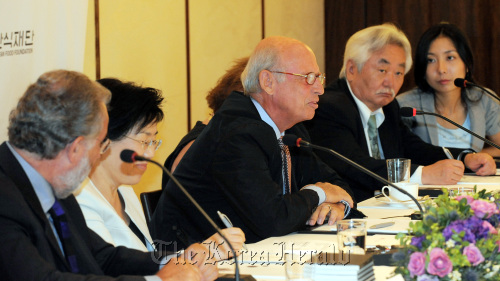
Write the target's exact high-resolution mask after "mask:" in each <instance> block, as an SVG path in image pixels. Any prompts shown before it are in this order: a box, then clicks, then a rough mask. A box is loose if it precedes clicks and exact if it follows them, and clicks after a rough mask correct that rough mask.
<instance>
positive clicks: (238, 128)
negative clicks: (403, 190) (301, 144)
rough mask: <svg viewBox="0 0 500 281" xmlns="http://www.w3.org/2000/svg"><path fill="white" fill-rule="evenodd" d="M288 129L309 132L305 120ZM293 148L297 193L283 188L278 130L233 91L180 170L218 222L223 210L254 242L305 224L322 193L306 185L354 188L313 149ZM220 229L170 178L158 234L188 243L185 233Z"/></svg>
mask: <svg viewBox="0 0 500 281" xmlns="http://www.w3.org/2000/svg"><path fill="white" fill-rule="evenodd" d="M287 133H293V134H296V135H297V136H302V137H305V138H306V139H308V135H307V131H306V130H305V128H304V127H303V126H302V125H296V126H294V127H292V128H291V129H290V130H288V131H287ZM290 153H291V156H292V169H293V171H292V193H291V194H287V195H283V179H282V165H281V164H282V163H281V152H280V147H279V145H278V141H277V138H276V133H275V132H274V130H273V129H272V128H271V126H269V125H268V124H267V123H265V122H264V121H262V119H261V118H260V115H259V113H258V111H257V109H256V108H255V106H254V104H253V103H252V101H251V99H250V98H249V97H247V96H244V95H243V94H242V93H239V92H233V93H231V95H230V96H229V97H228V98H227V99H226V100H225V102H224V104H223V105H222V107H221V108H220V109H219V110H218V111H217V113H216V114H215V116H214V117H213V118H212V120H211V121H210V123H209V124H208V126H207V127H206V128H205V129H204V130H203V132H202V133H201V134H200V136H199V137H198V138H197V139H196V141H195V142H194V143H193V146H191V148H190V149H189V150H188V152H187V153H186V155H185V156H184V158H183V159H182V161H181V162H180V164H179V166H177V169H176V170H175V172H174V175H175V176H176V177H177V179H178V180H179V181H180V182H181V183H182V184H183V185H184V187H185V188H186V189H187V190H188V191H189V192H190V193H191V195H192V196H193V197H194V198H195V199H196V200H197V201H198V203H199V204H200V205H201V206H202V207H203V208H204V209H205V211H206V212H207V213H208V215H209V216H210V217H211V218H212V219H213V220H214V221H216V222H217V223H218V224H219V227H221V228H225V226H223V224H222V223H221V221H220V219H219V218H218V216H217V210H219V211H221V212H222V213H224V214H226V215H227V216H228V217H229V218H230V220H231V221H232V222H233V224H234V226H236V227H240V228H241V229H242V230H243V232H244V233H245V235H246V239H247V241H248V242H250V243H252V242H256V241H259V240H261V239H264V238H267V237H270V236H279V235H285V234H288V233H290V232H293V231H296V230H298V229H300V228H302V227H305V223H306V221H307V220H308V219H309V217H310V216H311V214H312V212H313V210H314V209H315V208H316V207H317V205H318V200H319V198H318V195H317V193H316V192H315V191H312V190H301V191H299V189H300V188H302V187H303V186H305V185H307V184H314V183H316V182H330V183H332V184H335V185H339V186H340V187H342V188H344V189H345V190H347V191H348V192H350V189H349V187H348V186H347V185H346V183H345V182H344V181H343V180H342V179H340V177H339V176H338V175H337V174H336V173H335V172H334V171H333V170H332V169H331V168H329V167H328V166H327V165H326V164H325V163H323V162H322V161H321V160H319V158H317V156H316V155H315V154H313V153H312V151H311V150H309V149H306V148H291V149H290ZM351 196H352V195H351ZM214 232H215V231H214V229H213V228H212V227H211V226H210V224H209V223H208V222H207V221H206V220H205V218H203V217H202V215H201V214H200V213H199V212H198V210H196V209H195V207H194V206H193V204H191V203H190V202H189V201H188V200H187V198H186V196H184V194H182V193H181V191H179V188H178V187H177V186H175V184H174V183H173V182H172V181H169V183H168V184H167V187H166V188H165V189H164V190H163V194H162V197H161V198H160V202H159V204H158V206H157V208H156V211H155V213H154V216H153V237H154V238H155V239H161V240H164V241H166V242H172V241H176V240H177V242H178V243H181V246H185V245H182V243H186V242H185V240H183V239H182V237H181V236H182V235H187V236H188V237H190V238H192V239H194V240H196V241H201V240H203V239H206V238H207V237H209V236H210V235H212V234H213V233H214ZM183 241H184V242H183Z"/></svg>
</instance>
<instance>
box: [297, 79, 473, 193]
mask: <svg viewBox="0 0 500 281" xmlns="http://www.w3.org/2000/svg"><path fill="white" fill-rule="evenodd" d="M383 111H384V115H385V121H384V123H382V125H381V126H380V127H379V128H378V133H379V138H380V142H381V144H382V150H383V152H384V157H385V158H386V159H391V158H409V159H411V163H412V165H411V172H412V174H413V172H414V171H415V170H416V169H417V167H418V166H419V165H424V166H426V165H430V164H433V163H435V162H436V161H439V160H442V159H446V158H447V157H446V155H445V154H444V152H443V150H442V148H441V147H438V146H433V145H431V144H428V143H426V142H424V141H422V140H421V139H420V138H419V137H418V136H417V135H415V134H413V133H412V132H411V131H410V130H409V129H408V128H407V127H406V126H405V125H404V124H403V123H402V121H401V118H400V115H399V105H398V103H397V101H396V100H393V101H392V102H391V103H389V104H388V105H386V106H384V107H383ZM305 125H306V127H307V129H308V130H309V134H310V135H311V138H312V141H313V143H314V144H317V145H321V146H325V147H328V148H331V149H333V150H335V151H337V152H338V153H340V154H342V155H344V156H346V157H347V158H349V159H351V160H353V161H354V162H356V163H358V164H360V165H361V166H363V167H365V168H367V169H368V170H370V171H372V172H374V173H376V174H378V175H379V176H381V177H383V178H384V179H387V165H386V162H385V160H377V159H374V158H372V157H370V154H369V151H368V145H367V143H366V136H365V132H364V130H363V124H362V123H361V116H360V113H359V110H358V107H357V105H356V102H355V101H354V98H353V97H352V95H351V93H350V92H349V88H348V87H347V83H346V81H345V79H338V80H336V81H334V82H333V83H332V84H330V85H329V86H328V87H326V88H325V93H324V94H323V95H322V96H320V98H319V108H318V109H317V110H316V114H315V116H314V118H313V119H312V120H310V121H307V122H305ZM462 150H463V149H450V151H451V152H452V154H454V155H455V156H458V154H459V153H460V152H461V151H462ZM317 154H318V156H319V157H320V158H321V159H323V161H325V162H326V163H327V164H328V165H329V166H330V167H332V168H333V169H335V170H336V171H337V172H338V173H339V175H340V176H341V177H342V178H344V179H345V180H346V181H347V182H348V183H349V186H350V187H351V189H352V190H353V191H354V194H355V197H356V201H358V202H360V201H362V200H365V199H368V198H370V197H373V191H374V190H380V189H381V188H382V186H384V184H383V183H381V182H379V181H378V180H376V179H374V178H372V177H371V176H369V175H367V174H365V173H363V172H361V171H359V170H357V169H356V168H354V167H352V166H350V165H348V164H346V163H344V162H342V161H341V160H339V159H338V158H336V157H335V156H333V155H330V154H328V153H326V152H317Z"/></svg>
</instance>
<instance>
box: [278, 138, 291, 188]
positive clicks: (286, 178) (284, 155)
mask: <svg viewBox="0 0 500 281" xmlns="http://www.w3.org/2000/svg"><path fill="white" fill-rule="evenodd" d="M278 143H279V145H280V148H281V163H282V165H281V167H282V175H283V182H284V183H285V184H284V186H283V194H286V193H291V192H292V190H291V182H292V157H291V156H290V150H289V149H288V145H285V144H284V143H283V140H282V137H280V138H279V139H278Z"/></svg>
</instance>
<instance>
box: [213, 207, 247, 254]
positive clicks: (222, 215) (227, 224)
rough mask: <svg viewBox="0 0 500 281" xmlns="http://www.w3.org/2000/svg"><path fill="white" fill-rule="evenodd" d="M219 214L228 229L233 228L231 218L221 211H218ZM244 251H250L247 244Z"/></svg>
mask: <svg viewBox="0 0 500 281" xmlns="http://www.w3.org/2000/svg"><path fill="white" fill-rule="evenodd" d="M217 214H218V215H219V218H220V219H221V221H222V222H223V223H224V225H225V226H226V227H227V228H230V227H233V223H231V220H229V218H228V217H227V216H226V215H224V214H223V213H221V212H220V211H217ZM243 249H245V250H247V251H248V248H247V245H245V243H243Z"/></svg>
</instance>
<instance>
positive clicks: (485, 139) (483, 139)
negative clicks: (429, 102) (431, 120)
mask: <svg viewBox="0 0 500 281" xmlns="http://www.w3.org/2000/svg"><path fill="white" fill-rule="evenodd" d="M416 114H417V115H433V116H436V117H439V118H441V119H444V120H446V121H448V122H450V123H451V124H453V125H455V126H457V127H458V128H460V129H462V130H464V131H466V132H467V133H469V134H471V135H473V136H475V137H476V138H478V139H480V140H482V141H484V142H485V143H487V144H489V145H491V146H493V147H495V148H496V149H500V146H499V145H498V144H496V143H494V142H492V141H490V140H489V139H487V138H483V137H481V136H480V135H478V134H476V133H474V132H473V131H471V130H469V129H467V128H465V127H463V126H461V125H459V124H457V123H456V122H454V121H452V120H450V119H449V118H446V117H444V116H442V115H439V114H437V113H434V112H425V111H420V110H417V112H416Z"/></svg>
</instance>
